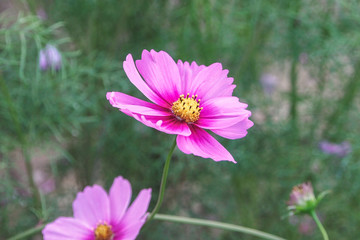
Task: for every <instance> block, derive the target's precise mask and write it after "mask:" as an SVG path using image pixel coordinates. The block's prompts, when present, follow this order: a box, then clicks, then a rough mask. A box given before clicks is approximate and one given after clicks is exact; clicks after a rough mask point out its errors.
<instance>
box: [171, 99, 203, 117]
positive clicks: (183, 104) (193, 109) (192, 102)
mask: <svg viewBox="0 0 360 240" xmlns="http://www.w3.org/2000/svg"><path fill="white" fill-rule="evenodd" d="M196 98H197V95H195V96H194V95H193V96H192V97H190V94H189V93H188V94H187V96H186V97H184V95H183V94H182V95H180V97H179V99H178V100H177V101H176V102H173V105H172V107H171V111H172V112H173V113H174V115H175V116H176V117H177V118H178V119H179V120H184V121H185V122H187V123H193V122H196V121H197V120H198V119H199V117H200V112H201V110H202V109H203V108H202V107H199V104H200V99H196Z"/></svg>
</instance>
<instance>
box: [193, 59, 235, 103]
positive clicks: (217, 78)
mask: <svg viewBox="0 0 360 240" xmlns="http://www.w3.org/2000/svg"><path fill="white" fill-rule="evenodd" d="M227 74H228V70H223V69H222V65H221V64H220V63H213V64H211V65H210V66H208V67H206V68H204V69H203V70H201V71H200V72H199V73H198V74H197V75H196V77H195V79H194V80H193V82H192V85H191V88H190V91H191V92H193V93H195V94H197V95H198V96H199V98H200V99H201V100H202V101H206V100H208V99H211V98H214V97H223V96H231V95H232V92H233V90H234V88H235V85H232V82H233V81H234V79H233V78H228V77H227Z"/></svg>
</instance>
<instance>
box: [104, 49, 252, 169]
mask: <svg viewBox="0 0 360 240" xmlns="http://www.w3.org/2000/svg"><path fill="white" fill-rule="evenodd" d="M135 65H136V66H135ZM123 67H124V70H125V72H126V74H127V76H128V78H129V79H130V81H131V82H132V83H133V84H134V85H135V86H136V87H137V88H138V89H139V90H140V91H141V92H142V93H143V94H144V95H145V96H146V97H147V98H148V99H149V100H150V101H152V102H153V103H150V102H146V101H143V100H140V99H138V98H134V97H132V96H129V95H126V94H124V93H120V92H108V93H107V94H106V97H107V99H108V100H109V101H110V104H111V105H112V106H113V107H116V108H119V109H120V111H122V112H124V113H125V114H127V115H129V116H131V117H133V118H135V119H136V120H138V121H140V122H142V123H143V124H145V125H146V126H148V127H152V128H155V129H157V130H159V131H162V132H165V133H168V134H176V135H177V139H176V141H177V145H178V147H179V149H180V150H181V151H182V152H184V153H186V154H191V153H192V154H194V155H197V156H200V157H203V158H212V159H213V160H215V161H222V160H227V161H232V162H235V160H234V158H233V157H232V155H231V154H230V153H229V152H228V151H227V150H226V149H225V148H224V147H223V146H222V145H221V144H220V143H219V142H218V141H217V140H216V139H215V138H214V137H212V136H211V135H210V134H209V133H208V132H206V131H205V130H204V129H208V130H211V131H212V132H214V133H215V134H217V135H220V136H222V137H225V138H229V139H238V138H242V137H245V136H246V134H247V129H248V128H250V127H251V126H253V122H251V121H250V120H249V117H250V115H251V113H250V111H248V110H246V107H247V104H245V103H241V102H240V101H239V99H238V98H237V97H234V96H232V93H233V90H234V88H235V85H233V84H232V83H233V81H234V79H233V78H229V77H228V76H227V74H228V70H224V69H223V68H222V65H221V64H220V63H214V64H211V65H210V66H204V65H200V66H199V65H197V64H196V63H195V62H192V63H191V64H190V63H188V62H182V61H181V60H179V61H178V62H177V63H175V61H174V60H173V59H172V58H171V57H170V56H169V54H167V53H166V52H164V51H160V52H156V51H154V50H151V51H150V52H149V51H147V50H144V51H143V52H142V57H141V60H137V61H136V63H134V60H133V58H132V56H131V54H129V55H128V56H127V57H126V60H125V61H124V64H123ZM139 73H140V74H141V76H142V77H143V78H144V80H145V81H144V80H143V79H142V78H141V76H140V74H139ZM200 99H201V102H200Z"/></svg>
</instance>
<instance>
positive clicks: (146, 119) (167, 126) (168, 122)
mask: <svg viewBox="0 0 360 240" xmlns="http://www.w3.org/2000/svg"><path fill="white" fill-rule="evenodd" d="M122 112H124V113H125V114H127V115H129V116H131V117H133V118H135V119H136V120H138V121H139V122H141V123H143V124H145V125H146V126H148V127H152V128H155V129H157V130H159V131H161V132H164V133H167V134H179V135H183V136H189V135H190V134H191V131H190V129H189V126H188V124H187V123H186V122H184V121H179V120H177V119H176V118H175V117H174V116H169V117H158V116H144V115H140V114H136V113H131V112H130V111H127V110H125V111H123V110H122Z"/></svg>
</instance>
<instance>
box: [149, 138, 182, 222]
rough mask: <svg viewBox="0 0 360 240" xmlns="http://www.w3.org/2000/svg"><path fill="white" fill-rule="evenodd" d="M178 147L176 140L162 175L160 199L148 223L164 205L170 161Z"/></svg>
mask: <svg viewBox="0 0 360 240" xmlns="http://www.w3.org/2000/svg"><path fill="white" fill-rule="evenodd" d="M175 146H176V138H175V139H174V142H173V144H172V146H171V149H170V152H169V154H168V156H167V158H166V161H165V166H164V170H163V175H162V179H161V184H160V193H159V197H158V200H157V203H156V205H155V208H154V210H153V211H152V212H151V213H150V215H149V217H148V219H147V220H146V222H149V221H151V219H152V218H153V217H154V216H155V214H156V213H157V212H158V211H159V209H160V206H161V204H162V201H163V198H164V194H165V187H166V179H167V176H168V173H169V166H170V160H171V156H172V154H173V152H174V149H175Z"/></svg>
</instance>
